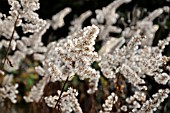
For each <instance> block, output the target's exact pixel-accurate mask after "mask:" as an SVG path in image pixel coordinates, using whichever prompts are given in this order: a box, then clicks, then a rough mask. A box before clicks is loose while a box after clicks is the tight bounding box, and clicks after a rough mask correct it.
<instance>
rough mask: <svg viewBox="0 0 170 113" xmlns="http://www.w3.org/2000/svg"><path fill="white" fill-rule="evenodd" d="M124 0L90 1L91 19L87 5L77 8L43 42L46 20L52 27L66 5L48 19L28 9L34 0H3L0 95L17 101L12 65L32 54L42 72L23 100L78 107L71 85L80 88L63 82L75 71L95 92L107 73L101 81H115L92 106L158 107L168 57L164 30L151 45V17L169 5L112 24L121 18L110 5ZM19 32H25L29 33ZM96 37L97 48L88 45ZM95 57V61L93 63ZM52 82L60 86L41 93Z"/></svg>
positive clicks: (108, 111) (138, 111) (136, 112)
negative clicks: (61, 34) (58, 33)
mask: <svg viewBox="0 0 170 113" xmlns="http://www.w3.org/2000/svg"><path fill="white" fill-rule="evenodd" d="M129 2H131V0H115V1H113V2H112V3H111V4H109V5H108V6H106V7H104V8H102V10H99V9H97V10H96V11H95V13H96V17H94V18H92V19H91V24H92V25H89V26H87V27H84V28H83V22H84V21H85V20H86V19H87V18H88V17H89V16H91V15H92V12H91V11H87V12H85V13H83V14H82V15H80V17H78V18H75V19H74V20H73V21H72V22H71V26H70V27H69V30H70V32H69V33H68V34H69V35H68V36H67V37H65V38H61V39H59V40H58V41H51V42H49V43H48V44H47V46H44V44H43V42H42V36H43V35H44V34H45V32H46V31H47V30H48V29H49V28H50V27H51V28H52V29H53V30H57V29H58V28H60V27H62V26H64V25H65V23H64V17H65V16H66V15H67V14H68V13H70V12H71V8H68V7H67V8H65V9H64V10H62V11H60V12H59V13H57V14H55V15H54V16H53V17H52V19H51V20H50V19H48V20H43V19H40V18H39V15H38V14H37V13H36V12H35V11H36V10H38V9H39V8H40V4H39V0H8V3H9V5H10V6H11V8H10V11H9V15H6V14H2V13H1V12H0V37H4V38H2V39H1V40H0V49H2V50H3V49H4V48H8V49H7V51H6V56H5V57H4V58H3V59H2V63H1V64H2V65H4V66H2V67H3V68H2V69H1V70H0V73H1V75H0V76H1V77H0V80H1V79H2V80H1V85H0V102H4V101H5V100H6V99H9V100H10V101H11V102H12V103H16V102H17V99H16V97H17V94H18V93H19V92H18V90H17V88H18V84H17V83H16V84H15V85H13V83H12V78H13V76H15V73H13V72H14V71H18V70H20V68H21V65H22V61H23V60H24V59H29V57H30V56H32V61H33V62H34V61H35V62H36V63H37V65H36V66H34V68H35V71H36V73H37V74H38V75H40V76H41V77H40V80H39V81H38V83H37V84H36V85H34V86H32V88H31V91H30V92H29V94H28V95H26V96H24V97H23V98H24V100H25V101H26V102H36V103H39V102H44V103H46V105H47V106H48V107H51V108H54V109H55V110H56V111H58V110H59V109H60V111H61V112H63V113H71V112H75V113H82V112H83V109H82V108H81V104H82V103H80V104H79V101H81V100H78V98H79V96H78V92H80V93H79V95H80V97H81V96H85V94H81V91H77V90H78V89H79V88H77V89H76V87H75V88H72V86H71V87H69V88H68V89H65V86H66V83H67V82H72V81H73V80H74V79H75V77H77V78H78V79H79V80H80V84H81V81H83V82H84V81H85V82H86V81H88V90H87V91H86V92H87V94H86V96H87V95H95V94H96V95H97V94H98V93H100V91H101V87H102V88H103V87H104V86H102V85H103V84H102V79H105V80H106V81H107V85H108V84H111V85H113V86H114V88H113V90H112V89H111V90H109V91H108V92H107V94H106V95H107V96H106V95H105V94H102V96H103V95H105V98H104V99H105V101H104V100H103V102H104V103H103V104H102V103H100V105H101V106H100V108H97V112H100V113H113V112H115V113H121V112H123V113H124V112H131V113H152V112H154V111H156V110H158V107H160V106H162V105H161V103H162V102H164V100H165V99H166V98H168V95H169V93H170V90H169V88H168V87H169V86H168V85H167V84H168V83H170V75H169V73H170V66H169V62H170V57H168V56H166V55H164V54H163V52H164V49H165V47H166V46H167V45H168V44H169V42H170V35H169V36H168V37H167V38H165V39H163V40H161V41H159V42H158V44H157V46H152V45H153V40H154V37H155V33H156V32H157V30H158V28H159V25H157V24H155V23H153V20H154V19H155V18H157V17H158V16H160V15H161V14H163V13H164V12H165V13H169V10H168V9H169V7H168V6H164V7H163V8H158V9H156V10H154V11H153V12H151V13H149V14H148V16H146V17H145V18H143V19H141V20H136V21H134V19H132V20H128V22H129V23H131V24H129V25H127V23H126V24H124V28H120V27H117V26H116V23H117V21H118V20H119V19H121V20H122V21H123V19H124V18H123V17H121V16H120V15H119V13H118V12H117V8H118V7H119V6H120V5H122V4H124V3H126V4H127V3H129ZM136 10H138V9H136ZM17 27H20V28H22V31H23V36H20V35H19V33H18V31H17V30H16V29H15V28H17ZM26 33H30V34H29V36H28V34H27V35H26ZM111 33H117V34H120V35H119V36H120V38H118V37H113V36H112V35H111ZM97 41H102V44H101V47H100V49H99V51H96V48H95V46H96V45H97V44H96V42H97ZM11 50H12V52H11ZM10 52H11V53H10ZM6 62H8V63H6ZM95 63H96V64H97V66H98V67H99V68H98V69H97V68H96V67H94V66H92V65H94V64H95ZM9 64H10V65H9ZM2 73H3V74H4V75H3V74H2ZM9 73H10V75H9ZM16 78H17V77H16ZM149 79H151V80H152V82H154V83H155V84H154V85H157V87H160V86H163V87H164V88H163V89H162V88H158V89H157V90H156V91H155V92H154V93H153V92H152V93H150V91H151V89H152V88H153V87H155V86H153V85H152V84H150V83H149V82H148V80H149ZM58 82H60V83H62V82H64V86H63V87H62V90H61V89H55V90H57V92H56V93H55V94H49V95H46V93H45V88H46V87H48V85H49V84H50V83H54V84H55V83H58ZM122 83H124V84H122ZM122 87H123V88H127V90H129V91H124V89H122ZM165 87H166V88H165ZM106 89H109V86H108V87H107V88H106ZM51 90H53V89H51ZM65 90H66V91H65ZM103 92H105V91H104V88H103ZM128 92H130V93H129V94H127V93H128ZM151 95H152V96H151ZM86 98H88V97H86ZM42 100H43V101H42ZM81 102H82V101H81ZM93 104H94V103H93ZM93 104H92V105H93ZM92 108H94V107H92ZM87 109H88V108H87Z"/></svg>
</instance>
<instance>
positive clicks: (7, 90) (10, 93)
mask: <svg viewBox="0 0 170 113" xmlns="http://www.w3.org/2000/svg"><path fill="white" fill-rule="evenodd" d="M12 79H13V76H12V75H6V76H5V77H4V79H3V82H2V87H0V102H3V101H4V99H6V98H8V99H10V100H11V102H12V103H16V102H17V100H16V98H17V96H16V95H17V94H18V90H17V88H18V84H14V85H13V84H12V83H11V82H12Z"/></svg>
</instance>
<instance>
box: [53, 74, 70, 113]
mask: <svg viewBox="0 0 170 113" xmlns="http://www.w3.org/2000/svg"><path fill="white" fill-rule="evenodd" d="M68 79H69V76H67V78H66V81H65V82H64V85H63V87H62V90H61V93H60V95H59V98H58V100H57V103H56V105H55V107H54V108H56V107H57V113H58V112H59V104H58V103H59V101H60V99H61V96H62V94H63V92H64V87H65V85H66V83H67V81H68Z"/></svg>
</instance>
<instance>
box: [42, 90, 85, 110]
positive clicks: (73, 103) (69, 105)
mask: <svg viewBox="0 0 170 113" xmlns="http://www.w3.org/2000/svg"><path fill="white" fill-rule="evenodd" d="M57 93H58V95H60V93H61V91H60V90H58V92H57ZM76 96H78V92H77V91H76V90H75V89H73V88H71V87H70V88H68V90H67V92H63V93H62V95H61V99H60V100H59V103H58V104H59V105H60V106H59V107H60V109H61V111H62V112H63V113H71V112H73V111H74V112H75V113H83V112H82V110H81V107H80V105H79V103H78V100H77V98H76ZM44 99H45V102H46V103H47V105H48V106H49V107H52V108H55V107H56V109H57V106H58V105H57V106H56V104H57V101H58V99H59V96H57V95H55V96H49V97H45V98H44Z"/></svg>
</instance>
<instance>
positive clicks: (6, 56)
mask: <svg viewBox="0 0 170 113" xmlns="http://www.w3.org/2000/svg"><path fill="white" fill-rule="evenodd" d="M18 17H19V14H18V16H17V18H16V20H15V23H14V29H13V31H12V35H11V37H10V41H9V45H8V48H7V52H6V55H5V60H4V63H3V69H4V65H5V62H6V61H8V63H9V65H10V66H12V67H13V65H12V63H11V61H10V60H9V59H8V54H9V51H10V48H11V42H12V39H13V38H14V33H15V28H16V25H17V20H18Z"/></svg>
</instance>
